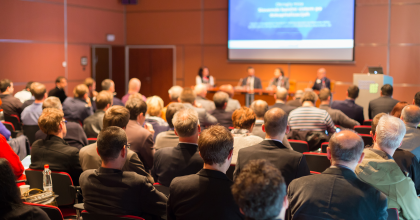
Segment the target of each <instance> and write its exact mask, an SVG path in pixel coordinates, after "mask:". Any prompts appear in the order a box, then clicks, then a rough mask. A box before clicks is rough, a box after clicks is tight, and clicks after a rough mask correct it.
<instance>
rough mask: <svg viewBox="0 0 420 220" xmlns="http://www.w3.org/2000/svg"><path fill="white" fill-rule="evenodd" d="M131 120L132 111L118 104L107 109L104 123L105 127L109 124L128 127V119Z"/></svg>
mask: <svg viewBox="0 0 420 220" xmlns="http://www.w3.org/2000/svg"><path fill="white" fill-rule="evenodd" d="M129 120H130V112H129V111H128V109H126V108H124V107H122V106H119V105H116V106H112V107H111V108H109V109H108V110H106V112H105V115H104V119H103V123H104V127H103V128H104V129H105V128H107V127H109V126H117V127H120V128H125V127H127V124H128V121H129Z"/></svg>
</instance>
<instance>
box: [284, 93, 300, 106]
mask: <svg viewBox="0 0 420 220" xmlns="http://www.w3.org/2000/svg"><path fill="white" fill-rule="evenodd" d="M302 95H303V91H302V90H298V91H296V93H295V95H294V97H293V100H290V101H287V103H286V105H289V106H293V107H296V108H299V107H301V106H302V102H301V101H300V98H301V97H302Z"/></svg>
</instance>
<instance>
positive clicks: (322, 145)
mask: <svg viewBox="0 0 420 220" xmlns="http://www.w3.org/2000/svg"><path fill="white" fill-rule="evenodd" d="M328 144H329V142H324V143H322V144H321V153H327V147H328Z"/></svg>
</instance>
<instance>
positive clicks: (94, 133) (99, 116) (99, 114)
mask: <svg viewBox="0 0 420 220" xmlns="http://www.w3.org/2000/svg"><path fill="white" fill-rule="evenodd" d="M104 115H105V112H104V110H99V109H98V110H96V112H95V113H94V114H93V115H91V116H89V117H87V118H86V119H85V120H84V121H83V130H84V131H85V133H86V137H87V138H97V137H98V134H99V132H101V131H102V129H103V127H104V123H103V120H104Z"/></svg>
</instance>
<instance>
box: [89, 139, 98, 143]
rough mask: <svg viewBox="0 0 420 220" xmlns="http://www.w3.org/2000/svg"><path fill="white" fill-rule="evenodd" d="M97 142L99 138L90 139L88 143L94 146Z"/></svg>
mask: <svg viewBox="0 0 420 220" xmlns="http://www.w3.org/2000/svg"><path fill="white" fill-rule="evenodd" d="M96 141H98V138H88V143H89V144H94V143H96Z"/></svg>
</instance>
